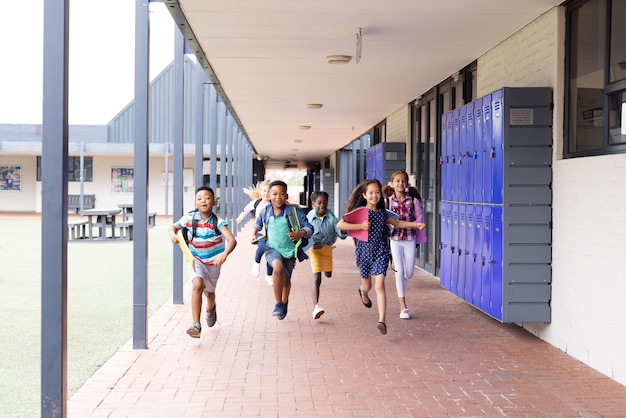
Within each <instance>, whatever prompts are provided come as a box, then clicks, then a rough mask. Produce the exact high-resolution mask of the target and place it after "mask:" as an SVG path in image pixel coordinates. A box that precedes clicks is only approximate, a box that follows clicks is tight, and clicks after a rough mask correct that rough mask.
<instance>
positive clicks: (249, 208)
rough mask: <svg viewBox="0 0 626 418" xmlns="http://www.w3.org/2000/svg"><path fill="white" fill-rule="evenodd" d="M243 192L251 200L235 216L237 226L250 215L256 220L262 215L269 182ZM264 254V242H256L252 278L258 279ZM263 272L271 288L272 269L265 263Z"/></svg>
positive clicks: (268, 200)
mask: <svg viewBox="0 0 626 418" xmlns="http://www.w3.org/2000/svg"><path fill="white" fill-rule="evenodd" d="M244 192H246V193H247V194H248V196H250V198H251V199H252V200H250V203H248V204H247V205H246V207H244V208H243V210H242V211H241V213H240V214H239V216H237V219H236V221H237V224H240V223H241V222H243V220H244V219H246V217H247V216H248V214H250V213H251V214H252V215H253V216H254V218H256V217H257V216H258V214H259V213H263V209H265V206H266V205H268V204H269V203H270V182H269V181H268V180H264V181H262V182H261V183H259V184H258V185H257V187H256V188H255V189H254V190H248V189H244ZM257 196H258V197H257ZM258 236H260V234H258ZM264 253H265V241H264V240H260V241H257V248H256V252H255V254H254V260H253V261H252V270H251V274H252V276H254V277H259V274H260V272H261V257H263V254H264ZM265 270H266V274H265V280H266V281H267V284H268V285H269V286H271V285H272V284H273V279H272V267H271V266H270V265H269V264H268V263H265Z"/></svg>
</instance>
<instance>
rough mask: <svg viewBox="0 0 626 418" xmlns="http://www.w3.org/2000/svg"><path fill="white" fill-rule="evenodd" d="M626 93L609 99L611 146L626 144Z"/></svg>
mask: <svg viewBox="0 0 626 418" xmlns="http://www.w3.org/2000/svg"><path fill="white" fill-rule="evenodd" d="M625 117H626V93H625V92H623V91H622V92H620V93H618V94H615V95H611V96H610V97H609V144H624V143H626V121H625V119H624V118H625Z"/></svg>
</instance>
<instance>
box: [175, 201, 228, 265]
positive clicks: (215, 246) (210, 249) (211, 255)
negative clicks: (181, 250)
mask: <svg viewBox="0 0 626 418" xmlns="http://www.w3.org/2000/svg"><path fill="white" fill-rule="evenodd" d="M213 216H216V217H217V215H216V214H211V216H209V217H208V218H207V219H206V220H203V219H202V215H200V212H190V213H188V214H186V215H183V217H182V218H180V219H179V220H178V222H176V224H177V225H178V226H179V227H181V228H184V227H187V229H188V231H189V233H188V235H189V240H190V241H189V251H191V254H193V256H194V257H196V258H197V259H198V260H199V261H200V262H201V263H202V264H206V265H213V262H214V261H215V258H216V257H217V256H219V255H220V254H221V253H223V252H224V249H225V245H224V238H223V236H222V235H217V233H216V232H215V230H214V229H213V222H211V217H213ZM193 217H195V218H196V219H197V220H198V224H197V226H196V234H195V236H194V237H193V240H191V234H192V223H191V221H192V219H193ZM223 226H228V222H226V221H225V220H224V219H222V218H220V217H217V227H218V229H222V227H223Z"/></svg>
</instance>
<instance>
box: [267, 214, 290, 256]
mask: <svg viewBox="0 0 626 418" xmlns="http://www.w3.org/2000/svg"><path fill="white" fill-rule="evenodd" d="M289 232H290V230H289V222H287V218H286V217H285V216H282V215H279V216H274V215H272V216H270V219H269V222H268V224H267V245H268V246H270V247H271V248H273V249H275V250H276V251H278V252H279V253H280V255H282V256H283V257H284V258H293V254H294V250H295V248H296V244H295V243H294V242H292V241H291V239H290V238H289V235H287V234H288V233H289Z"/></svg>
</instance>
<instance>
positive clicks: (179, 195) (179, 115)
mask: <svg viewBox="0 0 626 418" xmlns="http://www.w3.org/2000/svg"><path fill="white" fill-rule="evenodd" d="M174 32H175V33H174V81H173V83H172V84H173V85H172V89H173V90H172V91H173V96H174V98H173V100H174V103H173V109H174V115H173V116H174V120H173V135H174V137H173V140H174V153H173V159H174V190H173V193H172V194H173V196H172V198H173V199H174V221H175V222H176V221H177V220H178V219H180V217H181V216H183V207H184V204H185V202H183V187H184V179H183V168H184V162H185V148H184V147H185V129H184V127H183V114H184V70H185V37H184V36H183V34H182V33H181V31H180V30H179V29H178V27H175V28H174ZM172 251H173V252H174V253H173V269H174V271H173V283H172V300H173V302H174V304H178V305H180V304H182V303H183V274H182V273H183V255H182V253H181V252H180V250H179V249H178V248H172Z"/></svg>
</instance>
